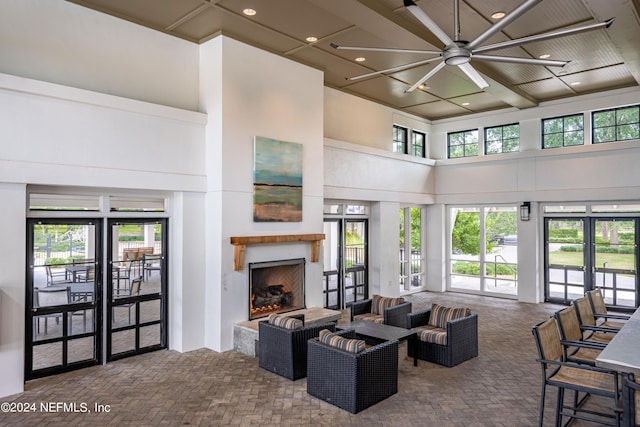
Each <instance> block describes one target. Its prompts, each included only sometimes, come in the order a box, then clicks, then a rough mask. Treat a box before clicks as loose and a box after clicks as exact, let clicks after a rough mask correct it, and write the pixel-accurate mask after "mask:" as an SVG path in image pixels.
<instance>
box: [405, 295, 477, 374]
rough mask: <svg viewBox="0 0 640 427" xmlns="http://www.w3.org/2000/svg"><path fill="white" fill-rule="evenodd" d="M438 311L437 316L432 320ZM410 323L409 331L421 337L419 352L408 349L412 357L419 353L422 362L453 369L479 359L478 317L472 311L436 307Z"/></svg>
mask: <svg viewBox="0 0 640 427" xmlns="http://www.w3.org/2000/svg"><path fill="white" fill-rule="evenodd" d="M434 309H435V310H436V311H437V313H436V315H434V317H433V318H432V315H433V314H434V312H433V310H434ZM442 309H445V312H444V313H443V311H442ZM436 317H437V319H436ZM406 320H407V325H406V326H407V328H409V329H415V330H416V332H417V334H418V339H417V340H416V344H415V348H412V346H408V347H407V353H408V355H409V356H410V357H414V351H415V353H416V357H417V358H418V359H420V360H426V361H428V362H433V363H437V364H439V365H444V366H447V367H451V366H455V365H458V364H460V363H462V362H464V361H465V360H468V359H471V358H473V357H476V356H478V315H477V314H475V313H471V312H470V311H469V309H467V308H463V309H452V308H447V307H442V306H439V305H438V304H433V306H432V308H431V309H427V310H423V311H419V312H416V313H410V314H408V315H407V319H406Z"/></svg>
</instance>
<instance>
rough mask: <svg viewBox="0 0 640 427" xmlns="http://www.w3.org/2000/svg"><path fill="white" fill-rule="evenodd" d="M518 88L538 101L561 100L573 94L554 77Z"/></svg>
mask: <svg viewBox="0 0 640 427" xmlns="http://www.w3.org/2000/svg"><path fill="white" fill-rule="evenodd" d="M518 88H520V89H522V90H523V91H525V92H526V93H528V94H529V95H531V96H533V97H534V98H536V99H538V100H540V101H545V100H550V99H556V98H563V97H566V96H571V95H572V94H574V92H573V91H572V90H571V89H570V88H569V86H567V85H566V84H564V83H563V82H562V81H561V80H559V79H557V78H555V77H552V78H550V79H546V80H540V81H537V82H531V83H525V84H522V85H518Z"/></svg>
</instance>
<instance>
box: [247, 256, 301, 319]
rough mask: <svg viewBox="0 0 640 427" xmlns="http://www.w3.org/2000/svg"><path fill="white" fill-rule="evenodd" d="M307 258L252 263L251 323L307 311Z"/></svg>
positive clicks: (250, 274)
mask: <svg viewBox="0 0 640 427" xmlns="http://www.w3.org/2000/svg"><path fill="white" fill-rule="evenodd" d="M304 264H305V260H304V258H298V259H290V260H282V261H269V262H254V263H249V320H253V319H258V318H260V317H266V316H268V315H270V314H272V313H284V312H287V311H292V310H301V309H303V308H305V301H304Z"/></svg>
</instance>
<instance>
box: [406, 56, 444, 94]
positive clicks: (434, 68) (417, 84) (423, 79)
mask: <svg viewBox="0 0 640 427" xmlns="http://www.w3.org/2000/svg"><path fill="white" fill-rule="evenodd" d="M445 65H446V64H445V63H444V61H442V62H441V63H439V64H438V65H436V66H435V67H433V69H432V70H431V71H429V72H428V73H427V74H425V75H424V76H423V77H422V78H421V79H420V80H418V81H417V82H415V83H414V84H413V86H411V87H410V88H409V89H407V90H405V91H404V93H409V92H413V91H414V90H416V89H417V88H418V86H420V85H421V84H422V83H424V82H426V81H427V80H429V79H430V78H431V76H433V75H434V74H435V73H437V72H438V71H440V70H441V69H442V67H444V66H445Z"/></svg>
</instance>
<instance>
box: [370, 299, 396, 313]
mask: <svg viewBox="0 0 640 427" xmlns="http://www.w3.org/2000/svg"><path fill="white" fill-rule="evenodd" d="M403 302H404V298H402V297H398V298H389V297H381V296H380V295H373V296H372V297H371V312H372V313H373V314H384V311H385V310H386V309H387V308H389V307H394V306H396V305H398V304H402V303H403Z"/></svg>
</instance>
